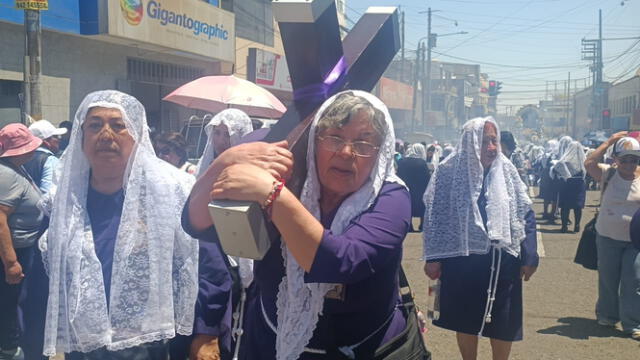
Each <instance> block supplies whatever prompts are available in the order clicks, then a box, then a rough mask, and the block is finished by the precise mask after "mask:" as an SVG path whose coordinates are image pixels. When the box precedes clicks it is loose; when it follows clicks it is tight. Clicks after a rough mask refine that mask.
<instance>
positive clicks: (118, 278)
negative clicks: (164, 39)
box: [41, 90, 198, 356]
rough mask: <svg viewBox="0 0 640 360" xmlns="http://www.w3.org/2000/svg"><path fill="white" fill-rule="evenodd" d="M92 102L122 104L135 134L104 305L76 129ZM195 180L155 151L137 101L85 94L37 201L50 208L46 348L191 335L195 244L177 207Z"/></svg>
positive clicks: (118, 345)
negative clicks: (49, 185)
mask: <svg viewBox="0 0 640 360" xmlns="http://www.w3.org/2000/svg"><path fill="white" fill-rule="evenodd" d="M93 107H106V108H111V109H118V110H120V112H121V113H122V114H123V119H124V122H125V124H126V127H127V130H128V131H129V134H130V135H131V136H132V137H133V138H134V139H135V142H136V145H135V146H134V149H133V152H132V154H131V157H130V159H129V162H128V165H127V171H126V172H125V178H124V184H125V186H124V192H125V200H124V206H123V210H122V218H121V220H120V226H119V228H118V234H117V241H116V244H115V251H114V256H113V267H112V279H111V294H110V299H109V305H108V306H107V299H106V295H105V286H104V281H103V276H102V266H101V264H100V261H99V260H98V258H97V256H96V252H95V247H94V242H93V234H92V232H91V224H90V221H89V216H88V213H87V206H86V203H87V191H88V184H89V173H90V166H89V162H88V160H87V158H86V156H85V155H84V153H83V151H82V129H81V127H82V123H83V122H84V119H85V117H86V114H87V112H88V111H89V109H91V108H93ZM193 182H194V178H193V176H191V175H188V174H187V173H184V172H182V171H180V170H179V169H177V168H175V167H173V166H171V165H170V164H169V163H167V162H165V161H163V160H160V159H158V158H157V157H156V156H155V153H154V150H153V147H152V145H151V141H150V139H149V129H148V127H147V121H146V115H145V111H144V107H143V106H142V104H140V102H138V100H136V99H135V98H134V97H132V96H129V95H127V94H124V93H121V92H118V91H113V90H105V91H98V92H94V93H91V94H89V95H87V96H86V97H85V99H84V100H83V102H82V104H81V105H80V108H79V109H78V111H77V113H76V115H75V121H74V124H73V131H72V134H71V139H70V143H69V147H68V148H67V150H66V152H65V153H64V155H63V157H62V159H61V162H60V166H59V167H58V168H57V169H56V171H55V172H54V179H53V188H52V191H51V192H50V197H49V198H47V199H46V200H45V203H44V206H46V207H48V210H49V211H50V213H51V223H50V227H49V230H48V232H47V233H46V234H45V235H44V236H43V238H42V241H43V242H44V243H43V244H41V248H42V249H44V250H46V251H45V252H44V253H43V258H44V262H45V265H46V268H47V269H48V270H47V271H48V273H49V289H50V290H49V294H50V295H49V302H48V306H47V316H46V327H45V339H44V354H45V355H47V356H53V355H55V354H56V353H61V352H65V353H68V352H71V351H80V352H89V351H92V350H95V349H98V348H101V347H106V348H107V349H108V350H120V349H124V348H128V347H132V346H137V345H140V344H143V343H146V342H150V341H156V340H163V339H169V338H172V337H174V336H175V334H176V333H179V334H184V335H189V334H191V331H192V329H193V322H194V305H195V301H196V296H197V293H198V279H197V274H198V242H197V241H196V240H195V239H193V238H191V237H189V236H188V235H187V234H186V233H185V232H184V231H183V230H182V227H181V224H180V214H181V211H182V207H183V205H184V204H185V201H186V200H187V196H188V195H189V191H190V190H191V186H192V185H193Z"/></svg>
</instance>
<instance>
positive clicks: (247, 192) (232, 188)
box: [210, 164, 276, 204]
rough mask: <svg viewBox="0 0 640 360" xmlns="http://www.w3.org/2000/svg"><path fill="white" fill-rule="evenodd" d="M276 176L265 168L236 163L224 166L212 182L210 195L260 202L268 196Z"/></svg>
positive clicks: (216, 197)
mask: <svg viewBox="0 0 640 360" xmlns="http://www.w3.org/2000/svg"><path fill="white" fill-rule="evenodd" d="M275 180H276V177H275V176H274V174H273V173H272V172H270V171H269V170H267V169H264V168H261V167H258V166H255V165H251V164H237V165H231V166H229V167H227V168H225V169H224V170H223V171H222V172H221V173H220V175H219V176H218V179H217V181H216V182H215V183H214V184H213V189H212V190H211V193H210V197H211V200H214V199H225V200H239V201H255V202H258V203H260V204H262V203H264V201H265V200H266V199H267V197H269V194H270V193H271V190H273V186H274V181H275Z"/></svg>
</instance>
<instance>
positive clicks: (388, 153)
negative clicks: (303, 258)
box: [276, 90, 403, 360]
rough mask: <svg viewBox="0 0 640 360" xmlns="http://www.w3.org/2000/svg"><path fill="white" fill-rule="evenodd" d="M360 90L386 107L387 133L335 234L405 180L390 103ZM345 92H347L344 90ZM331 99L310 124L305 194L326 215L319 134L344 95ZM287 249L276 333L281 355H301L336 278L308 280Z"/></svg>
mask: <svg viewBox="0 0 640 360" xmlns="http://www.w3.org/2000/svg"><path fill="white" fill-rule="evenodd" d="M350 92H351V93H353V94H354V95H356V96H360V97H363V98H365V99H366V100H367V101H368V102H369V103H371V104H372V105H373V106H374V107H375V108H377V109H378V110H380V111H382V112H383V113H384V117H385V122H386V134H385V138H384V141H383V143H382V145H381V147H380V151H379V153H378V159H377V162H376V165H375V166H374V168H373V171H372V173H371V175H370V177H369V180H368V181H367V182H366V183H365V184H364V185H363V186H362V187H361V188H360V189H359V190H358V191H356V192H355V193H353V194H352V195H350V196H349V197H348V198H347V199H345V200H344V202H343V203H342V205H340V208H339V209H338V212H337V213H336V216H335V218H334V220H333V223H332V224H331V231H332V232H333V233H334V234H341V233H342V232H343V231H344V230H345V229H346V227H347V225H349V223H350V222H351V220H353V219H354V218H356V217H357V216H358V215H360V214H361V213H362V212H364V211H365V210H366V209H368V208H369V207H370V206H371V205H372V204H373V202H374V201H375V199H376V197H377V196H378V194H379V192H380V189H381V188H382V185H383V183H384V182H385V181H387V182H395V183H400V184H403V183H402V180H400V179H399V178H398V177H397V176H396V175H395V172H394V169H393V155H394V153H395V134H394V131H393V122H392V120H391V116H390V115H389V111H388V110H387V107H386V106H385V105H384V104H383V103H382V102H381V101H380V100H379V99H378V98H376V97H375V96H373V95H371V94H369V93H366V92H363V91H351V90H350ZM340 94H341V93H340ZM340 94H337V95H334V96H333V97H331V98H330V99H328V100H327V101H326V102H325V103H324V104H323V105H322V107H321V108H320V109H319V110H318V112H317V115H316V117H315V119H314V120H313V124H312V125H311V129H310V130H309V146H308V148H307V164H308V167H309V168H308V171H307V178H306V181H305V183H304V186H303V189H302V194H301V196H300V198H301V201H302V203H303V204H304V205H305V207H306V208H307V209H308V210H309V211H310V212H311V214H313V215H314V216H315V217H316V219H320V202H319V200H320V195H321V194H320V182H319V180H318V174H317V169H316V161H315V141H314V140H313V139H315V134H316V128H317V124H318V120H320V116H321V114H323V113H324V111H325V110H326V109H327V107H329V105H331V104H332V103H333V102H334V101H335V99H336V98H337V97H338V96H339V95H340ZM282 252H283V258H284V262H285V271H286V275H285V277H284V278H283V279H282V282H281V283H280V287H279V291H278V298H277V304H276V305H277V315H278V326H277V336H276V354H277V356H276V357H277V359H278V360H294V359H298V358H299V357H300V355H301V354H302V352H303V351H304V347H305V346H306V345H307V344H308V343H309V340H311V337H312V335H313V331H314V330H315V328H316V325H317V322H318V316H319V315H320V313H321V311H322V307H323V305H324V296H325V294H326V293H327V291H329V290H330V289H332V288H333V287H334V286H335V284H322V283H311V284H305V283H304V270H303V269H302V268H301V267H300V265H298V263H297V262H296V260H295V259H294V257H293V255H291V253H290V252H289V250H287V247H286V246H285V244H284V242H283V243H282Z"/></svg>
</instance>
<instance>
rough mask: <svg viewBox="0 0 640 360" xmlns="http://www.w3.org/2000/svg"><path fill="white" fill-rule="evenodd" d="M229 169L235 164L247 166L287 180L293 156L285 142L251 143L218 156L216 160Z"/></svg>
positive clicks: (235, 147)
mask: <svg viewBox="0 0 640 360" xmlns="http://www.w3.org/2000/svg"><path fill="white" fill-rule="evenodd" d="M216 160H218V161H220V162H222V163H223V164H224V167H225V168H226V167H229V166H231V165H236V164H249V165H253V166H256V167H259V168H262V169H264V170H267V171H268V172H269V173H270V174H271V175H272V176H273V177H275V178H279V179H285V180H287V179H289V177H290V176H291V172H292V169H293V154H292V153H291V152H290V151H289V149H288V143H287V141H286V140H284V141H280V142H277V143H273V144H269V143H266V142H252V143H246V144H240V145H237V146H234V147H232V148H230V149H228V150H227V151H225V152H223V153H222V154H220V156H219V159H216Z"/></svg>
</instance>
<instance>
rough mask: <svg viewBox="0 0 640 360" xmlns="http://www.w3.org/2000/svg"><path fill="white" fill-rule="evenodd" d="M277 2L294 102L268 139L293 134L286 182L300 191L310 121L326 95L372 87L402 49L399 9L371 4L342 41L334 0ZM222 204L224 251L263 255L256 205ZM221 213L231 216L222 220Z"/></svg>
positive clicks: (219, 227)
mask: <svg viewBox="0 0 640 360" xmlns="http://www.w3.org/2000/svg"><path fill="white" fill-rule="evenodd" d="M272 4H273V9H274V15H275V18H276V20H277V21H278V25H279V27H280V35H281V37H282V43H283V45H284V51H285V56H286V58H287V65H288V67H289V74H290V76H291V83H292V86H293V92H294V104H293V106H290V107H289V108H288V109H287V112H286V113H285V114H284V115H283V116H282V118H281V119H280V120H279V121H278V122H277V123H276V124H275V126H273V127H272V129H271V131H270V132H269V134H268V135H267V137H266V138H265V141H267V142H276V141H280V140H284V139H287V140H289V146H290V149H291V151H292V153H293V154H294V164H295V165H294V171H293V176H292V178H291V180H290V181H289V183H288V184H287V187H288V188H289V189H290V190H292V191H293V192H294V193H295V194H297V195H299V192H300V189H301V188H302V185H303V182H304V179H305V177H306V166H307V164H306V152H307V142H308V134H309V125H310V124H311V121H312V120H313V116H314V114H315V112H316V111H317V109H318V108H319V107H320V105H321V104H322V103H323V102H324V101H325V100H326V99H328V98H329V97H331V96H332V95H334V94H336V93H338V92H340V91H342V90H346V89H352V90H365V91H371V90H372V89H373V87H374V86H375V84H376V83H377V82H378V80H379V79H380V77H381V76H382V74H383V73H384V71H385V70H386V68H387V67H388V66H389V63H390V62H391V60H392V59H393V57H394V56H395V54H396V53H397V52H398V50H399V49H400V31H399V26H398V13H397V9H396V8H394V7H371V8H369V9H368V10H367V12H366V13H365V14H364V15H363V16H362V17H361V18H360V20H359V21H358V22H357V23H356V25H355V26H354V27H353V28H352V29H351V31H350V32H349V33H348V34H347V36H346V37H345V38H344V41H342V40H341V37H340V27H339V24H338V16H337V11H336V6H335V1H334V0H274V1H273V3H272ZM221 205H222V206H221V207H218V213H217V214H215V215H213V216H214V217H216V220H215V223H216V229H217V231H218V235H219V237H220V241H221V243H222V246H223V248H224V250H225V252H227V254H230V255H237V256H242V257H251V258H261V257H262V255H264V253H266V249H265V246H266V247H267V248H268V242H265V239H264V232H265V231H264V229H265V226H263V225H261V224H257V222H258V223H259V222H261V221H262V220H261V219H262V216H258V215H257V214H258V211H257V210H256V207H257V206H255V205H254V206H245V207H238V206H235V207H233V206H229V204H224V202H223V204H221ZM224 208H226V209H227V210H223V209H224ZM231 208H234V209H236V210H238V209H239V211H235V212H234V211H233V210H229V209H231ZM239 214H240V215H239ZM220 216H227V217H228V219H225V221H220ZM260 233H262V235H260ZM247 237H249V238H252V239H247ZM260 237H262V240H261V239H258V238H260ZM247 241H249V242H250V244H249V243H246V242H247ZM247 249H250V250H252V251H247ZM256 254H258V255H256Z"/></svg>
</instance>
